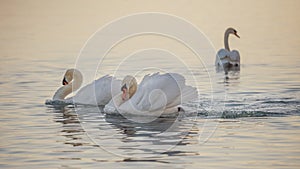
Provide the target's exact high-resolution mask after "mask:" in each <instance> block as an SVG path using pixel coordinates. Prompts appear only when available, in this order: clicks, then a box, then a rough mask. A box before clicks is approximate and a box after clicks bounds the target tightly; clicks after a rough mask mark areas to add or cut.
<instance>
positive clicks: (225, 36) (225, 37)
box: [224, 31, 230, 51]
mask: <svg viewBox="0 0 300 169" xmlns="http://www.w3.org/2000/svg"><path fill="white" fill-rule="evenodd" d="M229 34H230V33H229V32H228V31H226V32H225V35H224V45H225V49H226V50H228V51H230V48H229V43H228V39H229Z"/></svg>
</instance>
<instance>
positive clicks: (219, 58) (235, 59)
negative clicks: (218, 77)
mask: <svg viewBox="0 0 300 169" xmlns="http://www.w3.org/2000/svg"><path fill="white" fill-rule="evenodd" d="M230 34H233V35H235V36H236V37H238V38H240V36H239V35H238V34H237V31H236V30H235V29H233V28H228V29H227V30H226V31H225V36H224V45H225V49H220V50H219V51H218V53H217V55H216V62H215V64H216V66H217V67H223V68H234V67H236V68H239V67H240V54H239V52H238V51H237V50H232V51H230V48H229V44H228V37H229V35H230Z"/></svg>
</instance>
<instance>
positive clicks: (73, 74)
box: [62, 69, 82, 85]
mask: <svg viewBox="0 0 300 169" xmlns="http://www.w3.org/2000/svg"><path fill="white" fill-rule="evenodd" d="M74 80H77V81H79V82H80V84H81V83H82V74H81V72H80V71H79V70H77V69H68V70H67V71H66V73H65V75H64V78H63V81H62V84H63V85H68V84H69V83H71V82H72V81H74Z"/></svg>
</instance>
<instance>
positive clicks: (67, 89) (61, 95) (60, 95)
mask: <svg viewBox="0 0 300 169" xmlns="http://www.w3.org/2000/svg"><path fill="white" fill-rule="evenodd" d="M71 92H72V85H66V86H62V87H60V88H59V89H58V90H57V91H56V92H55V94H54V96H53V100H63V99H65V97H66V96H68V95H69V94H70V93H71Z"/></svg>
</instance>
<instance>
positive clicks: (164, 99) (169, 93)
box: [104, 73, 198, 116]
mask: <svg viewBox="0 0 300 169" xmlns="http://www.w3.org/2000/svg"><path fill="white" fill-rule="evenodd" d="M121 86H122V87H121V91H122V93H120V94H119V95H116V96H115V97H114V98H113V99H112V100H111V101H110V102H109V103H108V104H107V105H106V106H105V108H104V111H105V112H106V113H115V112H119V113H121V114H124V113H125V114H134V115H142V116H143V115H146V116H147V115H161V114H164V115H165V114H173V113H177V112H178V111H180V108H179V107H178V105H180V104H182V103H185V102H188V101H192V100H194V99H196V98H197V97H198V92H197V89H196V88H194V87H191V86H187V85H186V84H185V78H184V77H183V76H181V75H179V74H177V73H166V74H159V73H155V74H152V75H146V76H145V77H144V78H143V80H142V82H141V83H140V85H138V86H137V82H136V79H135V78H134V77H132V76H126V77H125V78H124V80H123V82H122V85H121Z"/></svg>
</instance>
